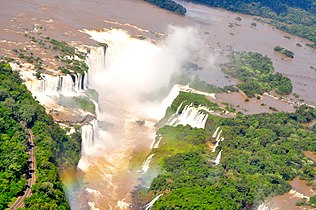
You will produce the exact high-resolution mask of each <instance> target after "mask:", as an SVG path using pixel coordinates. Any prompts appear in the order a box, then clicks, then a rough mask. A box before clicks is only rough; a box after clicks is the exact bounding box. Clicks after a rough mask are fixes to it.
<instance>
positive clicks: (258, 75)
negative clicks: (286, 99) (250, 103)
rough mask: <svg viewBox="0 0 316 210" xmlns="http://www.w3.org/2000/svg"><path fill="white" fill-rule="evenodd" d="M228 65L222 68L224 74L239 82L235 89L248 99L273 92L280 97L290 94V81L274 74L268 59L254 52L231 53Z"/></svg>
mask: <svg viewBox="0 0 316 210" xmlns="http://www.w3.org/2000/svg"><path fill="white" fill-rule="evenodd" d="M229 59H230V61H229V63H227V64H225V65H223V66H222V69H223V71H224V73H226V74H228V75H230V76H232V77H234V78H236V79H238V80H240V81H241V82H242V83H241V84H238V85H237V87H238V88H239V89H240V90H242V91H243V92H244V93H245V94H246V95H247V96H248V97H255V96H256V94H259V95H262V94H263V93H265V92H270V91H275V92H276V93H278V94H280V95H287V94H290V93H291V92H292V89H293V87H292V83H291V80H290V79H289V78H287V77H285V76H283V75H282V74H280V73H275V72H274V68H273V64H272V61H271V59H270V58H268V57H267V56H263V55H261V54H259V53H254V52H233V53H232V54H231V56H230V58H229Z"/></svg>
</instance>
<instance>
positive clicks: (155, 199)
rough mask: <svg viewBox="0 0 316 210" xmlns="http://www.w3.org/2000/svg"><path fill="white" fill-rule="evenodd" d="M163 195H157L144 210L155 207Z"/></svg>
mask: <svg viewBox="0 0 316 210" xmlns="http://www.w3.org/2000/svg"><path fill="white" fill-rule="evenodd" d="M162 195H163V194H160V195H157V196H156V197H155V198H154V199H152V201H150V202H149V203H148V204H146V206H144V210H149V209H151V207H153V205H154V203H155V202H156V201H157V200H158V199H159V198H160V197H161V196H162Z"/></svg>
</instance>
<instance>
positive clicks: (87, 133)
mask: <svg viewBox="0 0 316 210" xmlns="http://www.w3.org/2000/svg"><path fill="white" fill-rule="evenodd" d="M96 128H97V120H95V119H94V120H92V121H91V122H90V123H88V124H85V125H83V126H82V127H81V138H82V142H81V153H82V155H86V154H89V150H90V149H91V148H93V144H94V140H95V139H96V132H95V130H96Z"/></svg>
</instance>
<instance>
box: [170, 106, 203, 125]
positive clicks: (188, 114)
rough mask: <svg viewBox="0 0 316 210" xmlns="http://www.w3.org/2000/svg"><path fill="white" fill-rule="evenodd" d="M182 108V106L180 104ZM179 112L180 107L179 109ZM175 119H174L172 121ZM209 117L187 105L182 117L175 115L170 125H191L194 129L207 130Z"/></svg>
mask: <svg viewBox="0 0 316 210" xmlns="http://www.w3.org/2000/svg"><path fill="white" fill-rule="evenodd" d="M180 106H182V104H180ZM178 110H180V109H179V107H178ZM172 118H173V119H172ZM207 118H208V115H207V114H206V113H204V112H203V111H201V110H200V109H199V108H196V107H194V106H193V105H192V104H190V105H186V106H185V107H184V109H183V111H182V113H181V114H180V115H177V116H176V115H174V116H172V117H171V119H170V123H169V125H172V126H177V125H190V126H191V127H193V128H203V129H204V128H205V124H206V121H207Z"/></svg>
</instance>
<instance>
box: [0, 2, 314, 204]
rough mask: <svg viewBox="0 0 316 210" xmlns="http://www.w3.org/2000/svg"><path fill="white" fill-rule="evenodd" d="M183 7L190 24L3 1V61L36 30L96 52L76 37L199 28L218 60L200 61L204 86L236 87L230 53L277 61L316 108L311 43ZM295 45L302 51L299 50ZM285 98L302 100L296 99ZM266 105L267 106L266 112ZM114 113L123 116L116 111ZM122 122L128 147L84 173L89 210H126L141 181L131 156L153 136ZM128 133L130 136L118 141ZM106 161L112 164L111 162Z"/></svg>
mask: <svg viewBox="0 0 316 210" xmlns="http://www.w3.org/2000/svg"><path fill="white" fill-rule="evenodd" d="M180 2H181V1H180ZM181 3H183V5H184V6H185V7H186V8H187V11H188V12H187V15H186V16H185V17H182V16H178V15H176V14H173V13H171V12H169V11H165V10H162V9H160V8H157V7H155V6H153V5H151V4H149V3H146V2H144V1H142V0H106V1H104V0H103V1H102V0H96V1H90V0H69V1H62V0H55V1H49V0H15V1H5V0H0V5H1V13H0V56H1V55H9V56H14V54H12V52H11V50H12V49H15V48H24V47H29V45H30V41H29V39H28V38H26V37H25V36H24V31H25V30H26V29H29V30H33V29H34V28H35V26H36V24H39V25H41V26H43V30H42V31H41V33H43V35H46V36H50V37H53V38H55V39H59V40H64V41H66V42H77V43H81V44H86V45H95V44H96V42H95V41H93V40H91V39H90V38H89V36H88V35H87V34H84V33H82V32H80V31H79V30H82V29H96V30H103V29H104V28H121V29H124V30H127V31H128V32H129V33H130V34H131V35H133V36H137V35H143V36H147V37H149V38H151V39H154V40H159V39H161V38H163V37H165V36H166V33H167V31H168V26H169V25H174V26H179V27H187V26H191V27H195V28H198V30H199V33H200V35H201V37H202V39H203V41H204V43H205V46H206V47H207V49H208V53H209V54H210V55H212V58H213V59H214V61H212V62H210V61H209V60H208V59H209V57H204V58H200V60H199V62H200V63H199V64H200V65H201V66H202V67H203V69H202V70H198V71H197V74H198V75H199V76H200V78H201V79H203V80H205V81H207V82H210V83H212V84H215V85H218V86H225V85H229V84H234V83H235V82H234V80H230V79H229V78H226V77H225V75H224V74H223V73H222V72H221V71H220V67H219V64H221V63H224V62H226V61H227V59H226V55H227V54H228V53H229V52H231V50H237V51H254V52H259V53H261V54H264V55H267V56H268V57H270V58H271V59H272V61H273V64H274V67H275V69H276V71H278V72H281V73H282V74H284V75H286V76H288V77H289V78H290V79H291V80H292V82H293V87H294V89H293V92H294V93H297V94H299V95H300V98H301V99H303V100H304V102H306V103H308V104H311V105H316V71H315V70H313V69H312V68H311V67H316V50H314V49H312V48H309V47H307V46H305V44H306V43H309V41H307V40H304V39H302V38H299V37H296V36H293V35H289V34H287V33H285V32H282V31H279V30H277V29H274V28H273V27H272V26H269V25H267V24H263V23H260V22H257V27H251V23H253V22H256V21H254V20H253V18H254V17H253V16H247V15H242V14H237V13H232V12H229V11H226V10H222V9H216V8H209V7H206V6H202V5H196V4H191V3H187V2H181ZM236 17H241V21H237V20H236ZM229 25H231V26H232V27H229ZM284 36H289V37H291V38H290V39H288V38H285V37H284ZM297 43H300V44H301V45H302V47H299V46H297V45H296V44H297ZM277 45H280V46H283V47H286V48H287V49H288V50H291V51H293V52H294V53H295V58H294V59H290V60H288V59H283V58H282V57H281V56H280V55H279V54H277V53H275V52H274V51H273V49H274V47H275V46H277ZM43 56H44V55H43ZM47 57H49V55H47ZM210 63H212V65H210ZM218 98H219V99H220V100H223V101H227V102H229V103H232V104H233V105H234V106H235V107H236V108H237V110H238V111H243V110H244V111H245V110H247V111H245V112H247V113H249V114H252V113H260V112H272V111H271V110H269V108H268V107H269V106H273V107H275V108H277V109H278V110H279V111H288V112H291V111H293V110H294V109H293V106H292V105H289V104H287V103H285V102H281V101H279V100H275V99H272V98H271V97H269V96H264V97H263V99H262V100H257V99H253V100H251V101H250V102H245V101H244V99H245V96H244V95H242V94H240V93H228V94H220V95H219V96H218ZM287 98H288V100H293V101H295V100H298V99H295V98H294V97H293V96H292V95H290V96H289V97H287ZM262 103H264V104H266V106H262V105H261V104H262ZM101 108H103V107H102V105H101ZM114 110H115V111H116V112H118V111H117V109H114ZM119 116H120V117H121V122H122V125H121V126H117V127H114V128H113V129H114V131H113V130H112V131H111V132H112V133H116V134H117V135H115V136H114V137H113V138H116V139H119V140H120V141H124V140H125V141H124V142H121V143H122V145H124V147H123V148H122V149H121V150H120V149H119V148H117V147H116V146H113V147H109V148H112V150H111V151H108V150H105V151H103V152H104V155H103V156H102V158H101V157H100V156H98V157H95V159H90V162H91V163H94V165H93V164H92V166H91V168H90V169H89V171H88V172H86V176H85V182H86V183H85V185H86V186H88V187H89V188H86V190H85V192H84V193H83V194H84V195H85V199H86V200H87V201H89V202H91V203H90V204H91V205H90V208H91V209H111V208H112V209H128V207H127V203H129V202H130V198H129V192H130V190H132V189H133V186H134V185H136V184H137V183H138V182H137V178H138V177H139V175H137V174H135V173H132V172H130V171H128V163H129V162H128V161H129V160H130V159H131V157H130V154H131V153H132V150H133V149H134V148H135V147H136V146H137V144H135V142H136V141H137V140H140V141H139V143H140V144H143V145H146V146H147V147H148V145H149V144H150V141H149V139H150V138H149V137H148V135H149V134H150V133H152V132H153V131H152V128H149V127H144V128H142V127H139V126H138V125H137V124H135V123H134V122H132V121H130V119H129V117H130V113H129V112H128V110H127V111H126V110H124V112H122V113H121V114H120V115H119ZM124 123H125V124H124ZM124 126H126V127H124ZM124 129H125V132H122V133H120V132H121V130H124ZM132 131H137V132H136V133H135V132H132ZM144 135H146V137H145V138H144V137H143V136H144ZM104 156H107V157H109V158H108V159H106V158H104ZM101 169H102V170H101ZM111 176H112V177H111ZM110 179H111V180H110ZM291 184H292V186H293V187H294V186H295V189H297V190H298V191H300V190H301V191H304V192H305V193H306V191H307V189H305V186H306V185H305V183H304V182H303V181H301V180H298V179H295V180H293V181H292V182H291ZM87 189H88V190H87ZM89 190H90V191H89ZM308 190H309V189H308ZM80 196H82V195H80ZM293 196H294V195H293V193H292V194H290V193H288V194H285V195H282V196H277V197H276V198H274V200H272V201H273V205H272V206H273V207H278V208H279V209H297V208H298V207H296V206H295V203H296V200H297V197H298V196H296V198H295V199H293ZM307 196H310V195H307ZM294 197H295V196H294ZM77 198H78V197H77ZM85 199H83V200H85ZM81 202H85V201H81ZM71 205H72V209H82V208H83V207H82V208H81V207H79V206H85V205H81V204H80V201H78V200H72V202H71Z"/></svg>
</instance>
